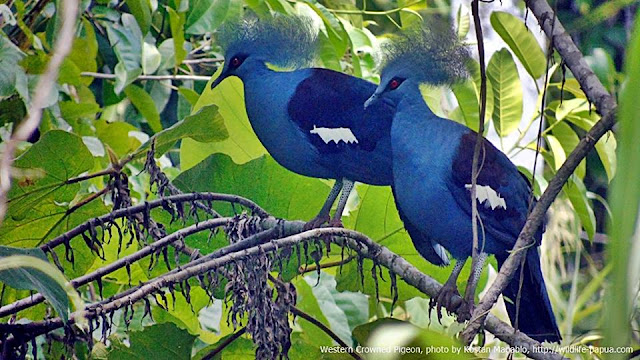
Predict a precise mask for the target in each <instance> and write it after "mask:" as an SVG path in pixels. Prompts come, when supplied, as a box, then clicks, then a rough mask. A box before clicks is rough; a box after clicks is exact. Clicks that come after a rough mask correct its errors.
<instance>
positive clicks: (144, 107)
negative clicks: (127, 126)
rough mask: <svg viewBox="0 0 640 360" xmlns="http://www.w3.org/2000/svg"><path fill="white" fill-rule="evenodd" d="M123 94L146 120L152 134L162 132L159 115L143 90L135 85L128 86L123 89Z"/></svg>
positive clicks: (149, 96)
mask: <svg viewBox="0 0 640 360" xmlns="http://www.w3.org/2000/svg"><path fill="white" fill-rule="evenodd" d="M124 93H125V94H126V95H127V98H129V100H130V101H131V103H132V104H133V106H135V107H136V109H137V110H138V112H140V114H141V115H142V116H143V117H144V118H145V119H146V120H147V123H148V124H149V126H150V127H151V129H152V130H153V131H154V132H160V131H162V124H161V123H160V114H159V113H158V110H157V109H156V105H155V103H154V102H153V98H151V95H149V94H148V93H147V92H146V91H144V89H143V88H141V87H139V86H136V85H129V86H127V87H126V88H125V89H124Z"/></svg>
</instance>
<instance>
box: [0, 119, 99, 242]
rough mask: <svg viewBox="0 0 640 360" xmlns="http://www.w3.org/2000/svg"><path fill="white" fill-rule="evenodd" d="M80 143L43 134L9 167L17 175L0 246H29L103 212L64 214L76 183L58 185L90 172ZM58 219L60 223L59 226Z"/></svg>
mask: <svg viewBox="0 0 640 360" xmlns="http://www.w3.org/2000/svg"><path fill="white" fill-rule="evenodd" d="M93 164H94V158H93V155H91V153H90V152H89V150H88V149H87V147H86V146H85V144H84V143H83V142H82V139H81V138H80V137H78V136H76V135H73V134H70V133H67V132H65V131H61V130H53V131H49V132H46V133H45V134H44V135H43V136H42V138H41V139H40V141H38V142H37V143H35V144H34V145H33V146H32V147H31V148H30V149H29V150H27V151H26V152H25V153H24V154H22V155H21V156H20V157H19V158H18V159H16V161H15V163H14V167H15V168H16V169H17V170H18V171H19V174H20V176H19V177H18V178H17V179H16V180H15V181H14V184H13V187H12V188H11V191H10V192H9V210H8V214H7V218H6V219H5V221H4V223H3V226H2V227H0V244H3V245H9V244H10V245H12V246H21V247H31V246H36V245H38V244H39V243H40V241H41V240H42V239H43V238H45V237H46V238H49V237H51V236H54V235H57V234H59V233H60V231H63V230H65V229H67V228H68V227H70V226H75V225H77V224H78V223H79V222H82V221H83V220H84V219H87V218H88V217H93V216H96V215H100V214H103V213H105V212H106V209H105V208H104V205H102V204H101V203H100V202H98V203H97V204H99V205H94V206H84V207H81V208H79V209H77V210H76V211H74V212H73V213H71V214H67V210H68V209H69V207H70V206H71V202H72V201H73V200H74V198H75V197H76V194H77V193H78V190H80V184H78V183H75V184H68V185H65V184H64V182H65V181H66V180H68V179H70V178H73V177H75V176H77V175H80V174H81V173H83V172H86V171H89V170H91V169H92V168H93ZM63 220H64V221H63Z"/></svg>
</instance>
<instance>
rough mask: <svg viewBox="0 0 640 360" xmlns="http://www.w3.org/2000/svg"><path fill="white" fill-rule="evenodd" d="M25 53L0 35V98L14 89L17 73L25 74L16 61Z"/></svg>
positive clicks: (8, 94)
mask: <svg viewBox="0 0 640 360" xmlns="http://www.w3.org/2000/svg"><path fill="white" fill-rule="evenodd" d="M24 56H25V54H24V53H23V52H22V51H21V50H20V49H19V48H18V47H17V46H15V45H13V43H12V42H11V40H9V39H8V38H6V37H5V36H0V99H4V98H5V97H7V96H10V95H12V94H13V93H15V91H16V81H17V79H18V76H19V74H22V76H26V75H25V73H24V70H23V69H22V67H21V66H20V65H18V63H19V62H20V61H21V60H22V59H23V58H24Z"/></svg>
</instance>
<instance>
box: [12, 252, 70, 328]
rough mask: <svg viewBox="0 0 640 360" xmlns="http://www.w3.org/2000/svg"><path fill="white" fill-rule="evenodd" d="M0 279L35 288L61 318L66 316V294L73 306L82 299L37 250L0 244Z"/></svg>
mask: <svg viewBox="0 0 640 360" xmlns="http://www.w3.org/2000/svg"><path fill="white" fill-rule="evenodd" d="M0 280H1V282H2V283H4V284H6V285H8V286H10V287H12V288H14V289H22V290H36V291H38V292H39V293H41V294H42V295H44V297H45V298H46V299H47V301H49V303H50V304H51V306H53V308H54V309H55V310H56V312H57V313H58V315H59V316H60V317H61V318H62V319H63V320H64V321H67V319H68V318H69V298H68V295H69V296H71V297H72V299H73V301H74V303H75V305H76V306H81V305H82V300H80V297H79V296H78V294H77V293H76V292H75V290H74V289H73V288H72V287H71V286H69V285H67V281H66V279H65V278H64V275H62V273H61V272H60V270H58V269H57V268H56V267H55V266H53V265H51V264H49V263H48V260H47V257H46V255H45V254H44V252H43V251H42V250H40V249H20V248H12V247H6V246H0Z"/></svg>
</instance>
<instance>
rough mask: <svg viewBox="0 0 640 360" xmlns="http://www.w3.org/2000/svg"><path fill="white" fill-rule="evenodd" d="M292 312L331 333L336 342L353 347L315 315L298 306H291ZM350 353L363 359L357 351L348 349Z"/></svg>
mask: <svg viewBox="0 0 640 360" xmlns="http://www.w3.org/2000/svg"><path fill="white" fill-rule="evenodd" d="M291 313H292V314H293V315H295V316H299V317H301V318H303V319H305V320H307V321H308V322H310V323H312V324H313V325H315V326H316V327H318V328H319V329H320V330H322V331H324V332H325V333H326V334H327V335H329V336H330V337H331V338H332V339H333V340H334V341H335V342H337V343H338V345H340V346H342V347H343V348H346V349H348V348H351V346H349V345H347V343H345V342H344V341H343V340H342V339H340V337H339V336H338V335H336V333H334V332H333V331H332V330H331V329H329V328H328V327H327V326H326V325H325V324H323V323H321V322H320V321H318V320H317V319H316V318H314V317H313V316H311V315H309V314H307V313H306V312H304V311H302V310H300V309H298V308H297V307H295V306H294V307H292V308H291ZM347 353H348V354H349V355H351V357H352V358H354V359H357V360H362V357H361V356H360V354H358V353H357V352H355V351H348V352H347Z"/></svg>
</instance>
